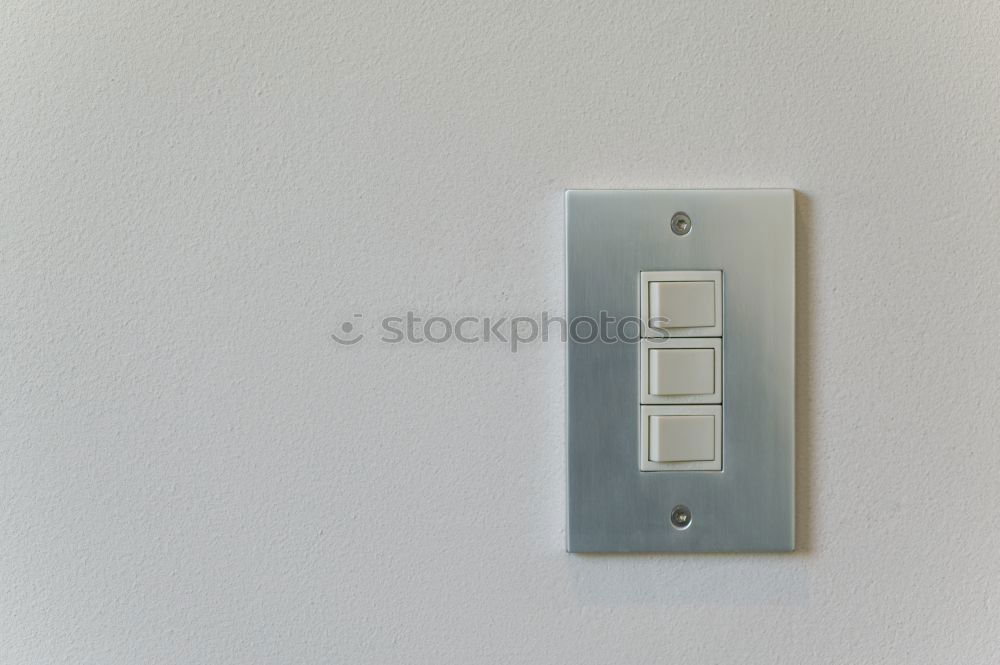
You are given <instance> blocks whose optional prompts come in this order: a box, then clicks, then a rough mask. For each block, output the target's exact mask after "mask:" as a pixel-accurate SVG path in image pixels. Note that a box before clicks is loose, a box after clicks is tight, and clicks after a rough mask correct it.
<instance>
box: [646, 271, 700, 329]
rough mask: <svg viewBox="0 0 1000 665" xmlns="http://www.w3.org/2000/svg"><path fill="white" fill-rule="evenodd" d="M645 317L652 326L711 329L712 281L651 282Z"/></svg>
mask: <svg viewBox="0 0 1000 665" xmlns="http://www.w3.org/2000/svg"><path fill="white" fill-rule="evenodd" d="M649 317H650V324H651V325H653V326H654V327H656V328H711V327H712V326H714V325H715V283H714V282H651V283H650V285H649Z"/></svg>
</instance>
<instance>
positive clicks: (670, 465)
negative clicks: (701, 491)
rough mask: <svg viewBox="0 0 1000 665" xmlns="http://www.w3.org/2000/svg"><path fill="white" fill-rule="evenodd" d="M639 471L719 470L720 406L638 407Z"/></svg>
mask: <svg viewBox="0 0 1000 665" xmlns="http://www.w3.org/2000/svg"><path fill="white" fill-rule="evenodd" d="M640 411H641V413H640V419H641V427H640V429H641V447H640V453H639V454H640V457H639V469H640V470H642V471H721V470H722V407H721V406H718V405H694V404H691V405H666V404H664V405H648V406H645V405H644V406H642V407H640Z"/></svg>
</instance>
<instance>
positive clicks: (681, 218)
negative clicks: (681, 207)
mask: <svg viewBox="0 0 1000 665" xmlns="http://www.w3.org/2000/svg"><path fill="white" fill-rule="evenodd" d="M670 228H671V230H672V231H673V232H674V233H675V234H677V235H679V236H685V235H687V234H688V232H689V231H690V230H691V218H690V217H688V216H687V213H686V212H675V213H674V216H673V217H671V218H670Z"/></svg>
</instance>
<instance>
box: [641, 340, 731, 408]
mask: <svg viewBox="0 0 1000 665" xmlns="http://www.w3.org/2000/svg"><path fill="white" fill-rule="evenodd" d="M722 364H723V359H722V340H721V339H719V338H712V337H707V338H706V337H688V338H681V339H672V338H659V337H656V338H651V339H643V340H640V342H639V403H640V404H721V403H722Z"/></svg>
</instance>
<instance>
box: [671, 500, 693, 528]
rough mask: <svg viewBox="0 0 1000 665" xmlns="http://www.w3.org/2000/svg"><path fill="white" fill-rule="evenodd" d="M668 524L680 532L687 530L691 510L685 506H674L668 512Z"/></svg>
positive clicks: (689, 523) (689, 524)
mask: <svg viewBox="0 0 1000 665" xmlns="http://www.w3.org/2000/svg"><path fill="white" fill-rule="evenodd" d="M670 524H672V525H673V527H674V528H675V529H680V530H682V531H683V530H684V529H686V528H688V527H689V526H691V510H690V509H688V507H687V506H683V505H681V506H675V507H674V509H673V510H672V511H671V512H670Z"/></svg>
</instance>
